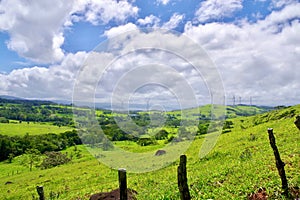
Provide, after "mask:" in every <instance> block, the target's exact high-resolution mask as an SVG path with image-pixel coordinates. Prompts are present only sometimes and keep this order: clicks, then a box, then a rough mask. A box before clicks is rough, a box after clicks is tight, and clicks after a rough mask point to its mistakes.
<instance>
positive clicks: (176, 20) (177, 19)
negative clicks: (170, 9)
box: [162, 13, 184, 29]
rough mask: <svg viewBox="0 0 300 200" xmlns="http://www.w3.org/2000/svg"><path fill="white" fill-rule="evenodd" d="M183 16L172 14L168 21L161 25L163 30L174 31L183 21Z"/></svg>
mask: <svg viewBox="0 0 300 200" xmlns="http://www.w3.org/2000/svg"><path fill="white" fill-rule="evenodd" d="M183 18H184V15H180V14H178V13H174V14H173V15H172V17H171V18H170V20H169V21H168V22H166V23H164V24H163V26H162V28H163V29H174V28H176V27H177V26H178V25H179V24H180V23H181V22H182V20H183Z"/></svg>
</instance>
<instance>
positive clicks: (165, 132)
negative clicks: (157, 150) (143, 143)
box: [155, 129, 169, 140]
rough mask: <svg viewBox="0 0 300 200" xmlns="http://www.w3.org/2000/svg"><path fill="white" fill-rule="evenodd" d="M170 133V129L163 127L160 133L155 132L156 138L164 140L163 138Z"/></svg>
mask: <svg viewBox="0 0 300 200" xmlns="http://www.w3.org/2000/svg"><path fill="white" fill-rule="evenodd" d="M168 135H169V133H168V131H166V130H164V129H162V130H160V131H158V133H156V134H155V139H156V140H163V139H166V138H168Z"/></svg>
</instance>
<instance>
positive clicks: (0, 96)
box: [0, 95, 25, 100]
mask: <svg viewBox="0 0 300 200" xmlns="http://www.w3.org/2000/svg"><path fill="white" fill-rule="evenodd" d="M0 98H1V99H7V100H25V99H24V98H20V97H14V96H9V95H0Z"/></svg>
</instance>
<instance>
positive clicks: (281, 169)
mask: <svg viewBox="0 0 300 200" xmlns="http://www.w3.org/2000/svg"><path fill="white" fill-rule="evenodd" d="M268 134H269V140H270V145H271V147H272V149H273V152H274V156H275V161H276V167H277V169H278V173H279V176H280V178H281V184H282V187H281V188H282V189H283V194H284V195H285V196H288V194H289V188H288V181H287V178H286V175H285V171H284V166H285V164H284V162H282V160H281V158H280V154H279V151H278V149H277V146H276V142H275V137H274V134H273V129H272V128H268Z"/></svg>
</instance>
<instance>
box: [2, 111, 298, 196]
mask: <svg viewBox="0 0 300 200" xmlns="http://www.w3.org/2000/svg"><path fill="white" fill-rule="evenodd" d="M291 114H293V115H291ZM296 114H300V106H295V107H291V108H288V109H284V110H275V111H272V112H270V113H264V114H260V115H257V116H253V117H238V118H235V119H230V120H231V121H232V122H233V128H232V129H231V132H228V133H226V134H222V135H221V136H220V137H219V138H218V141H217V143H216V146H215V147H214V149H213V150H212V151H211V152H210V153H209V154H208V155H207V156H206V157H204V158H202V159H200V158H199V156H198V155H199V149H200V147H201V145H202V143H203V141H204V140H205V137H204V136H200V137H199V138H197V139H196V140H194V142H193V143H192V144H191V145H190V146H189V148H188V150H187V151H186V152H185V154H186V155H187V158H188V160H187V173H188V183H189V188H190V192H191V195H192V198H193V199H199V200H200V199H217V200H219V199H221V200H223V199H224V200H227V199H236V200H240V199H246V197H247V195H248V194H250V193H252V192H254V191H257V190H258V188H260V187H265V188H266V190H267V193H268V195H269V199H274V200H275V199H285V198H284V197H283V196H281V195H280V192H281V189H280V187H281V182H280V178H279V176H278V172H277V169H276V165H275V160H274V155H273V151H272V149H271V147H270V144H269V140H268V134H267V128H269V127H272V128H274V134H275V137H276V143H277V147H278V149H279V151H280V154H281V158H282V160H283V161H284V162H285V163H286V166H285V170H286V174H287V178H288V181H289V185H290V186H291V187H293V186H300V173H299V172H300V131H299V130H298V129H297V128H296V126H295V125H294V124H293V121H294V116H295V115H296ZM116 146H119V147H122V148H123V149H124V147H125V148H127V149H126V150H128V151H130V152H144V151H145V149H144V147H141V146H138V145H136V144H133V143H131V142H127V141H125V142H116ZM73 148H74V147H71V148H70V149H68V150H67V151H72V149H73ZM78 148H79V149H80V150H81V152H82V158H79V159H75V160H74V161H73V162H72V163H69V164H66V165H62V166H59V167H56V168H52V169H47V170H40V169H34V170H33V171H32V172H29V169H28V168H27V167H23V166H20V165H19V164H18V163H17V162H16V161H13V163H12V164H8V163H5V162H2V163H0V177H1V178H0V199H33V197H35V198H36V197H37V193H36V189H35V187H36V186H37V185H43V186H44V188H45V194H46V198H47V199H68V200H70V199H71V200H75V199H89V196H90V195H91V194H93V193H97V192H103V191H110V190H112V189H115V188H117V187H118V177H117V171H116V170H113V169H111V168H110V167H107V166H105V165H103V164H102V163H101V162H99V161H98V160H97V159H95V158H94V157H93V156H92V155H91V154H90V153H89V152H88V151H87V150H86V149H85V148H84V147H83V146H78ZM147 148H149V149H147V151H148V150H149V151H154V150H155V149H161V148H162V143H159V144H158V145H157V146H151V147H147ZM113 153H114V152H113V151H112V152H107V153H106V154H107V155H108V154H111V155H112V157H111V159H116V160H119V159H118V158H117V157H116V156H114V155H113ZM171 153H172V152H167V154H171ZM103 154H104V152H103ZM164 156H167V155H163V156H162V157H161V158H164ZM178 158H179V157H178ZM121 161H122V160H119V162H121ZM146 161H149V160H145V162H146ZM125 163H126V160H125ZM148 163H149V162H148ZM152 164H155V163H152ZM177 165H178V159H177V160H176V161H175V162H174V163H170V165H169V166H167V167H165V168H162V169H160V170H156V171H152V172H147V173H128V174H127V177H128V187H129V188H132V189H135V190H136V191H137V192H138V196H137V198H138V199H141V200H167V199H179V192H178V188H177V174H176V173H177ZM118 167H123V165H119V166H118ZM149 167H151V166H149ZM16 171H18V173H16ZM7 182H12V183H11V184H5V183H7ZM50 193H51V195H50Z"/></svg>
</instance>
